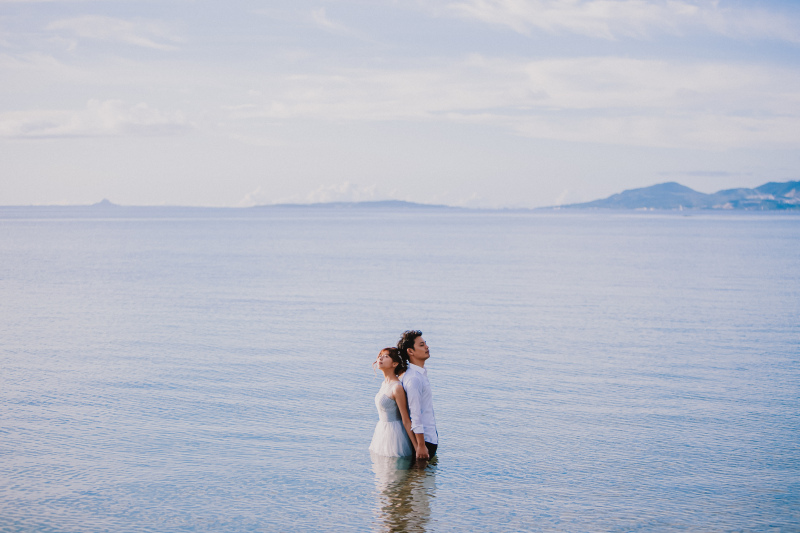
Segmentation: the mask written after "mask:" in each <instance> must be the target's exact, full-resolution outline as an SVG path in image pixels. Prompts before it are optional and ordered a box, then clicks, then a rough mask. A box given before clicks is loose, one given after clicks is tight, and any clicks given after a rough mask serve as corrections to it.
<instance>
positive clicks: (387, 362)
mask: <svg viewBox="0 0 800 533" xmlns="http://www.w3.org/2000/svg"><path fill="white" fill-rule="evenodd" d="M375 362H376V363H377V364H378V368H380V369H381V370H389V369H391V368H394V367H396V366H397V363H395V362H394V361H393V360H392V358H391V357H390V356H389V353H388V352H381V353H379V354H378V359H376V360H375Z"/></svg>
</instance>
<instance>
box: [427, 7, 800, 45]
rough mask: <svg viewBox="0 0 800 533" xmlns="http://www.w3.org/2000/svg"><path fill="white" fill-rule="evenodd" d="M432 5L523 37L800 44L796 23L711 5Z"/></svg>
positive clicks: (776, 15) (759, 11)
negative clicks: (688, 34)
mask: <svg viewBox="0 0 800 533" xmlns="http://www.w3.org/2000/svg"><path fill="white" fill-rule="evenodd" d="M430 5H431V6H437V7H438V8H439V9H438V11H439V12H440V13H450V14H453V15H455V16H457V17H462V18H469V19H474V20H478V21H481V22H484V23H486V24H491V25H495V26H505V27H508V28H511V29H512V30H513V31H516V32H518V33H523V34H527V33H529V32H531V31H532V30H541V31H545V32H549V33H560V32H569V33H575V34H578V35H585V36H588V37H594V38H600V39H619V38H622V37H633V38H649V37H650V36H652V35H653V34H657V33H668V34H681V33H683V32H685V31H688V30H691V29H703V30H705V31H711V32H713V33H717V34H722V35H726V36H729V37H745V38H754V37H755V38H766V39H780V40H785V41H790V42H795V43H796V42H800V24H798V20H796V19H792V18H790V17H788V16H787V15H785V14H781V13H774V12H769V11H766V10H764V9H752V8H740V7H731V8H726V7H720V5H719V2H717V1H711V0H709V1H702V0H698V1H695V2H689V1H682V0H456V1H452V2H447V3H446V4H444V5H442V3H441V2H434V3H431V4H430Z"/></svg>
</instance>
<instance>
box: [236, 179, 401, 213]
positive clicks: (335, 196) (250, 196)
mask: <svg viewBox="0 0 800 533" xmlns="http://www.w3.org/2000/svg"><path fill="white" fill-rule="evenodd" d="M385 197H386V196H379V195H378V192H377V187H376V186H375V185H370V186H369V187H362V186H360V185H358V184H356V183H350V182H349V181H344V182H342V183H338V184H333V185H321V186H319V187H317V188H316V189H314V190H312V191H311V192H309V193H308V194H306V195H293V196H287V197H282V198H275V197H274V196H273V195H270V194H269V193H268V192H267V191H265V190H264V189H263V188H262V187H261V186H258V187H256V188H255V189H254V190H252V191H250V192H248V193H247V194H245V195H244V197H243V198H242V199H241V200H240V201H239V203H238V205H239V206H240V207H250V206H254V205H274V204H319V203H329V202H369V201H374V200H379V199H382V198H385Z"/></svg>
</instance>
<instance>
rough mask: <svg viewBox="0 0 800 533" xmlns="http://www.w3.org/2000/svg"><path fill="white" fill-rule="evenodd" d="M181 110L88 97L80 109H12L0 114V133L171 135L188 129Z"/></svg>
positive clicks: (35, 136)
mask: <svg viewBox="0 0 800 533" xmlns="http://www.w3.org/2000/svg"><path fill="white" fill-rule="evenodd" d="M190 127H191V126H190V124H189V123H188V122H187V120H186V119H185V118H184V117H183V116H182V115H181V114H180V113H172V114H165V113H162V112H161V111H159V110H157V109H154V108H151V107H150V106H148V105H147V104H145V103H139V104H136V105H133V106H127V105H125V104H124V103H123V102H121V101H119V100H106V101H99V100H90V101H89V102H88V104H87V105H86V109H82V110H56V111H53V110H47V111H42V110H37V111H12V112H7V113H2V114H0V137H6V138H16V139H42V138H54V137H108V136H114V137H118V136H140V135H144V136H154V135H174V134H178V133H184V132H186V131H188V130H189V129H190Z"/></svg>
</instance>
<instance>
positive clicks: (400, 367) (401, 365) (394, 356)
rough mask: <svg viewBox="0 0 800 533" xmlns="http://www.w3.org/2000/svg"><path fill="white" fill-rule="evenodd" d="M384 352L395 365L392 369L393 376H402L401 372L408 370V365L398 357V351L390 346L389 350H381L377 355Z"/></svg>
mask: <svg viewBox="0 0 800 533" xmlns="http://www.w3.org/2000/svg"><path fill="white" fill-rule="evenodd" d="M384 352H385V353H388V354H389V357H391V358H392V361H394V362H395V363H397V366H396V367H394V375H395V376H399V375H400V374H402V373H403V372H405V371H406V370H408V363H406V362H405V361H403V358H402V357H400V350H398V349H397V348H395V347H393V346H392V347H389V348H384V349H383V350H381V351H380V352H378V353H379V354H382V353H384Z"/></svg>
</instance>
